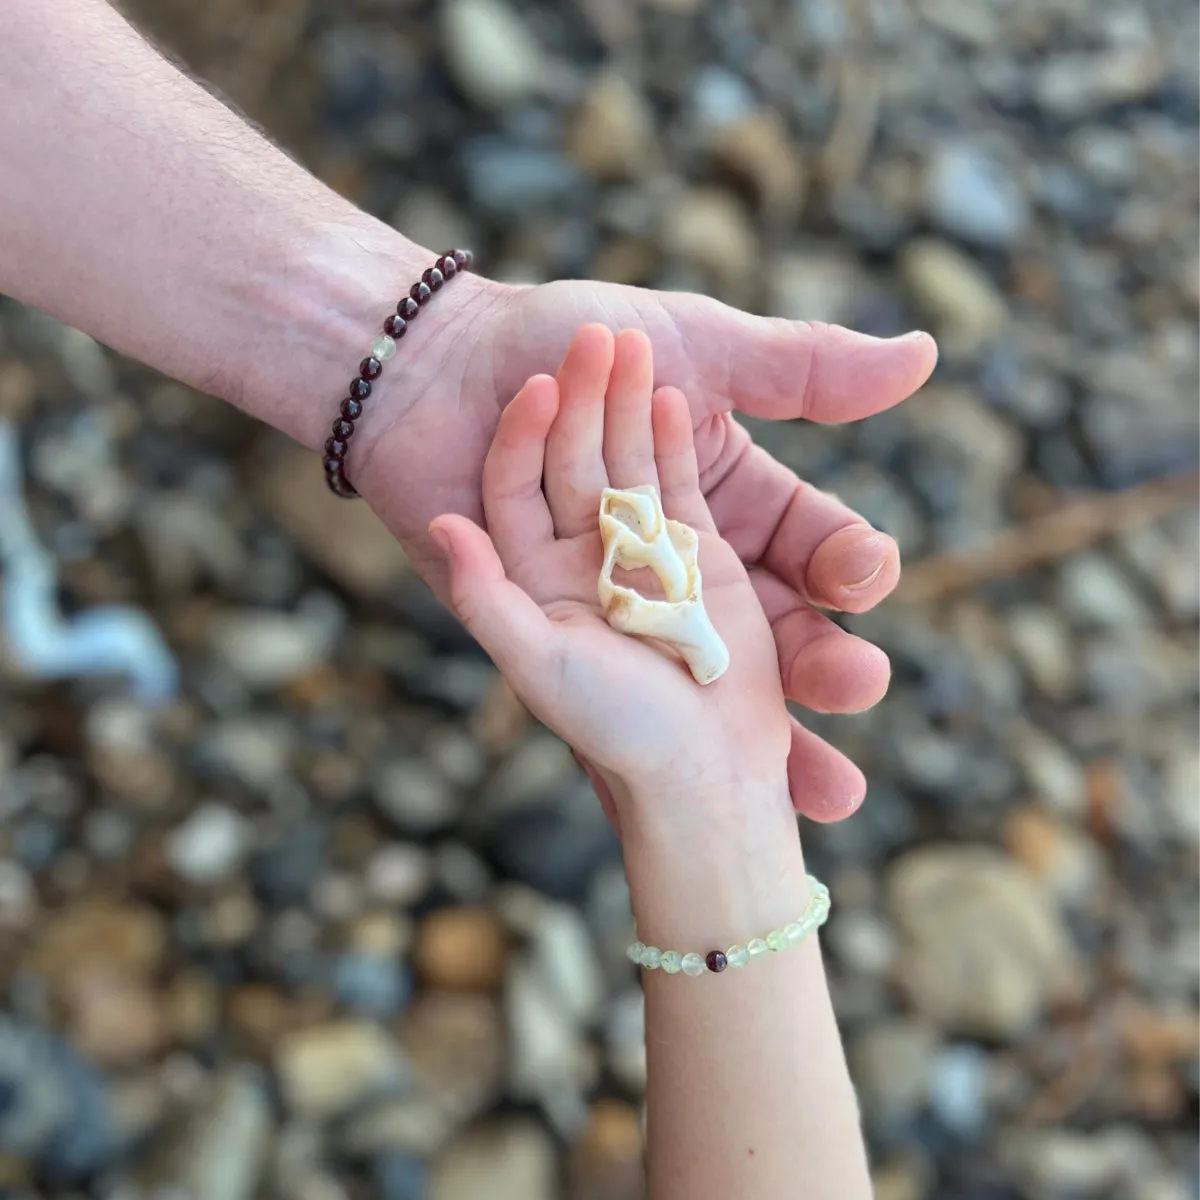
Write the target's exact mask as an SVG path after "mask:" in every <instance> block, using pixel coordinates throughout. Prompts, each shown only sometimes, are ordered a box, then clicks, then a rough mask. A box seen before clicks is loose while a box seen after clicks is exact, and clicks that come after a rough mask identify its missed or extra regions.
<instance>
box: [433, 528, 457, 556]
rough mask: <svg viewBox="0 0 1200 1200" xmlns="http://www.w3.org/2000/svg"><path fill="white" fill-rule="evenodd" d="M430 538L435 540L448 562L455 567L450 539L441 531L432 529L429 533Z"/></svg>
mask: <svg viewBox="0 0 1200 1200" xmlns="http://www.w3.org/2000/svg"><path fill="white" fill-rule="evenodd" d="M429 536H430V537H431V538H432V539H433V540H434V543H435V544H436V545H437V548H438V549H439V550H440V551H441V552H442V555H443V556H444V557H445V558H446V560H447V561H448V562H450V563H451V565H453V563H454V551H453V549H452V548H451V543H450V539H449V538H448V537H447V536H446V534H445V532H444V531H443V530H441V529H431V530H430V531H429Z"/></svg>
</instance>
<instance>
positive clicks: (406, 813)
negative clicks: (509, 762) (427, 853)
mask: <svg viewBox="0 0 1200 1200" xmlns="http://www.w3.org/2000/svg"><path fill="white" fill-rule="evenodd" d="M373 792H374V795H375V802H376V804H378V805H379V807H380V809H381V810H382V811H383V813H384V815H385V816H387V817H388V819H389V820H390V821H391V822H392V823H393V824H394V825H395V826H396V828H397V829H398V830H400V831H401V832H402V833H411V834H430V833H437V832H439V831H441V830H443V829H446V828H448V827H449V826H451V825H453V824H454V822H455V820H456V819H457V817H458V814H459V811H460V808H461V802H460V798H459V796H458V795H457V794H456V792H455V789H454V787H453V785H452V784H451V783H450V781H449V780H448V779H447V778H446V777H445V776H444V775H443V774H442V773H441V772H439V771H437V770H435V769H434V768H433V767H432V766H431V765H430V764H428V763H426V762H423V761H422V760H420V759H415V758H395V759H391V760H389V761H386V762H384V763H381V764H380V765H379V767H378V768H377V769H376V771H375V772H374V786H373Z"/></svg>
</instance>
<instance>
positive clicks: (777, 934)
mask: <svg viewBox="0 0 1200 1200" xmlns="http://www.w3.org/2000/svg"><path fill="white" fill-rule="evenodd" d="M766 940H767V946H768V948H770V949H771V950H774V951H775V953H776V954H778V953H779V952H780V951H781V950H786V949H787V948H788V946H790V945H791V942H789V941H788V937H787V934H786V933H784V932H783V931H782V930H781V929H772V930H771V932H770V933H768V934H767V939H766Z"/></svg>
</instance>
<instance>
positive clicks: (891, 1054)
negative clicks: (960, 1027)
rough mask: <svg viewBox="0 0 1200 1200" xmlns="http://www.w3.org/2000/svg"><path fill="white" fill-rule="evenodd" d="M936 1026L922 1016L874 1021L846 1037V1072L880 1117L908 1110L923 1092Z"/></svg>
mask: <svg viewBox="0 0 1200 1200" xmlns="http://www.w3.org/2000/svg"><path fill="white" fill-rule="evenodd" d="M936 1049H937V1032H936V1030H935V1029H934V1027H933V1026H932V1025H930V1024H929V1023H928V1022H926V1021H922V1020H919V1019H910V1018H894V1019H892V1020H886V1021H877V1022H875V1023H874V1024H872V1025H871V1027H870V1028H868V1029H866V1030H865V1031H864V1032H863V1033H861V1034H859V1035H858V1036H857V1037H856V1038H854V1040H853V1041H852V1042H851V1043H850V1046H849V1050H848V1058H849V1061H850V1075H851V1078H852V1079H853V1080H854V1081H855V1084H856V1085H857V1087H858V1088H859V1090H860V1092H861V1093H862V1096H863V1100H864V1104H865V1105H866V1107H867V1110H868V1111H869V1112H870V1113H871V1114H872V1116H873V1117H874V1118H875V1119H876V1120H879V1121H881V1122H885V1123H886V1122H893V1121H903V1120H906V1119H908V1118H910V1117H912V1116H914V1115H915V1114H916V1113H917V1112H918V1111H919V1110H920V1109H921V1108H922V1107H923V1106H924V1105H925V1103H926V1101H927V1100H928V1097H929V1082H930V1077H931V1072H932V1069H933V1058H934V1052H935V1050H936Z"/></svg>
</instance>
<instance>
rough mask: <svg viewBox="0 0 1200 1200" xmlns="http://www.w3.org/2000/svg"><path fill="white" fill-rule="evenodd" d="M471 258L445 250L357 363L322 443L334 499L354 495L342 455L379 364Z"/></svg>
mask: <svg viewBox="0 0 1200 1200" xmlns="http://www.w3.org/2000/svg"><path fill="white" fill-rule="evenodd" d="M474 258H475V256H474V255H473V254H472V253H471V251H470V250H448V251H447V252H446V253H445V254H443V255H441V256H440V257H439V258H438V259H437V260H436V261H435V262H434V264H433V266H432V267H426V268H425V270H424V271H423V272H422V273H421V278H420V279H419V280H417V282H416V283H414V284H413V285H412V287H411V288H409V290H408V295H407V296H405V297H404V299H403V300H401V301H400V303H399V304H397V305H396V311H395V313H394V314H393V315H392V316H390V317H388V319H387V320H386V321H384V323H383V332H382V333H380V334H379V335H378V336H377V337H376V338H375V340H374V341H373V342H372V343H371V353H370V354H369V355H368V356H367V357H366V358H364V359H363V360H362V362H361V363H359V366H358V374H357V375H356V376H355V377H354V378H353V379H352V380H351V381H350V387H349V394H348V395H347V396H346V397H345V399H343V400H342V403H341V407H340V409H339V410H338V418H337V420H336V421H334V423H333V428H332V430H331V433H330V436H329V437H328V438H327V439H326V441H325V457H324V460H323V461H324V464H325V482H326V483H327V484H328V485H329V490H330V491H331V492H333V494H334V495H335V496H341V497H342V498H343V499H345V500H353V499H354V498H355V497H356V496H357V495H358V492H357V491H355V489H354V486H353V484H351V483H350V481H349V480H348V479H347V478H346V455H347V454H348V453H349V452H350V438H351V435H352V434H353V433H354V423H355V422H356V421H357V420H358V418H359V417H361V416H362V414H363V401H364V400H366V399H367V398H368V397H369V396H370V394H371V384H372V383H373V382H374V381H375V380H376V379H378V378H379V376H380V375H381V374H382V373H383V364H384V363H385V362H388V361H390V360H391V359H393V358H394V357H395V356H396V343H397V342H398V341H399V340H400V339H401V338H402V337H403V336H404V335H405V334H406V333H407V332H408V326H409V324H410V322H411V321H412V320H413V319H414V318H415V317H416V316H417V315H418V314H419V313H420V311H421V309H422V308H423V307H424V306H425V305H426V304H428V303H429V301H430V300H431V299H432V297H433V294H434V292H438V291H441V289H442V288H443V287H445V285H446V284H447V282H449V281H450V280H451V279H453V278H454V277H455V275H458V274H459V273H460V272H462V271H466V270H468V269H469V268H470V266H471V263H472V262H473V261H474Z"/></svg>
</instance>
